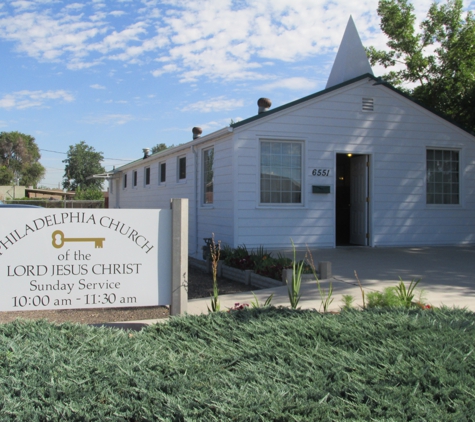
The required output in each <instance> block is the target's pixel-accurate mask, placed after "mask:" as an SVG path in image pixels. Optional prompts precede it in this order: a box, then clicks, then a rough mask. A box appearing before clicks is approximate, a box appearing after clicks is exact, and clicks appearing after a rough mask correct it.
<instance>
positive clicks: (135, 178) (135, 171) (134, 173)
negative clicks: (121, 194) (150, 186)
mask: <svg viewBox="0 0 475 422" xmlns="http://www.w3.org/2000/svg"><path fill="white" fill-rule="evenodd" d="M132 177H133V179H134V187H135V186H137V170H134V172H133V176H132Z"/></svg>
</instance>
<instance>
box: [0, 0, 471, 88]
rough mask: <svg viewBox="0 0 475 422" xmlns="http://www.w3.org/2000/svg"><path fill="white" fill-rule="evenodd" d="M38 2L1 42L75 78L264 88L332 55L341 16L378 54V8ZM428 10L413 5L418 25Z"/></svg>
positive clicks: (293, 2) (230, 0)
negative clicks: (118, 76)
mask: <svg viewBox="0 0 475 422" xmlns="http://www.w3.org/2000/svg"><path fill="white" fill-rule="evenodd" d="M44 1H45V2H47V3H48V8H45V7H44V2H42V1H40V2H33V1H27V0H16V1H13V2H11V3H10V4H11V5H13V6H14V8H13V12H9V14H7V13H5V14H4V15H2V16H0V38H3V39H5V40H8V41H11V42H13V43H14V44H15V46H16V49H17V50H18V51H19V52H21V53H25V54H27V55H29V56H30V57H34V58H36V59H38V60H41V61H50V62H63V63H65V65H66V66H67V67H68V68H69V69H74V70H81V69H87V68H91V67H93V66H97V65H98V64H101V63H104V62H105V61H107V60H114V61H121V62H124V64H140V65H143V64H146V63H150V62H153V61H158V62H160V63H162V64H163V66H162V67H160V68H157V69H154V70H153V69H150V70H149V71H150V72H151V73H152V74H153V75H154V76H156V77H160V76H162V75H164V74H166V73H175V74H176V76H177V78H178V80H179V81H181V82H187V83H193V82H196V81H197V80H199V79H200V78H203V77H205V78H208V79H212V80H226V81H240V80H244V81H245V80H263V81H265V80H268V79H269V75H270V74H275V73H276V69H277V67H278V65H279V64H280V63H293V62H297V61H300V60H302V59H306V58H309V57H313V56H318V55H321V54H326V53H331V54H334V53H335V52H336V49H337V48H338V45H339V43H340V41H341V38H342V35H343V32H344V29H345V26H346V23H347V21H348V17H349V16H350V14H351V15H352V16H353V18H354V20H355V23H356V26H357V28H358V30H359V32H360V35H361V38H362V40H363V43H364V44H365V45H374V46H375V47H377V48H384V46H385V41H386V40H385V38H384V37H383V36H382V35H381V31H380V30H379V17H378V16H377V13H376V9H377V6H378V0H358V1H356V0H345V1H344V0H332V1H330V0H260V1H259V2H256V1H251V0H226V1H223V0H201V1H197V0H169V1H167V2H159V1H155V0H142V1H141V4H140V5H141V8H139V9H137V8H136V9H132V8H131V2H129V1H126V0H123V1H117V2H115V3H114V5H113V6H111V5H110V4H108V3H107V2H104V1H102V0H93V1H92V3H91V2H89V3H84V4H83V3H78V2H77V3H71V4H69V5H67V6H66V7H61V6H58V5H56V3H55V2H54V1H52V2H50V1H49V0H44ZM431 2H432V0H418V2H417V4H416V5H415V10H416V14H417V16H418V19H419V20H421V19H422V18H423V17H424V16H425V14H426V13H427V10H428V8H429V7H430V4H431ZM465 3H466V4H468V3H467V0H466V1H465ZM41 5H42V6H43V7H40V6H41ZM55 5H56V6H55ZM98 9H100V10H98ZM114 17H117V18H118V17H121V19H114ZM127 19H128V20H127ZM292 79H293V80H292ZM292 79H289V80H287V81H285V83H286V85H285V86H284V87H286V88H288V89H297V90H298V89H303V88H302V86H301V84H300V83H307V82H311V80H307V81H300V82H299V80H298V79H297V78H295V79H294V78H292Z"/></svg>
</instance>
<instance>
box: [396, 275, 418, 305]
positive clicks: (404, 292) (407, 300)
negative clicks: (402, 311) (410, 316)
mask: <svg viewBox="0 0 475 422" xmlns="http://www.w3.org/2000/svg"><path fill="white" fill-rule="evenodd" d="M399 280H400V281H399V284H398V285H397V286H396V287H395V293H396V295H397V297H398V298H399V300H400V301H401V302H402V303H403V304H404V306H405V307H406V308H410V307H411V306H412V302H413V300H414V295H415V292H414V290H415V288H416V286H417V285H418V284H419V282H420V281H421V279H420V278H419V279H417V280H416V279H412V281H411V283H410V284H409V287H407V288H406V285H405V284H404V281H403V280H402V278H401V277H399Z"/></svg>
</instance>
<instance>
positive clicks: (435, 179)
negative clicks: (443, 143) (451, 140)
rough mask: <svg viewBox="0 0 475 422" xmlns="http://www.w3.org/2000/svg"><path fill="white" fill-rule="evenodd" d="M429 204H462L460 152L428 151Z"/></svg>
mask: <svg viewBox="0 0 475 422" xmlns="http://www.w3.org/2000/svg"><path fill="white" fill-rule="evenodd" d="M426 157H427V158H426V166H427V170H426V171H427V193H426V203H427V204H460V184H459V151H455V150H448V149H428V150H427V155H426Z"/></svg>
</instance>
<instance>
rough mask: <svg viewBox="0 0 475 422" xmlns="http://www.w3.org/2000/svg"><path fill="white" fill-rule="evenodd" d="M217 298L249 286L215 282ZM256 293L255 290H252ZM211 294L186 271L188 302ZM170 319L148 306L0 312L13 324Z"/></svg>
mask: <svg viewBox="0 0 475 422" xmlns="http://www.w3.org/2000/svg"><path fill="white" fill-rule="evenodd" d="M218 286H219V294H220V295H226V294H233V293H239V292H246V291H249V290H250V289H249V286H246V285H244V284H242V283H238V282H235V281H232V280H229V279H226V278H222V277H221V278H219V279H218ZM254 290H255V289H254ZM212 291H213V278H212V276H211V274H207V273H205V272H203V271H201V270H199V269H197V268H193V267H190V269H189V271H188V299H197V298H206V297H210V295H211V292H212ZM168 316H169V309H168V307H166V306H151V307H143V308H95V309H65V310H59V311H53V310H51V311H15V312H0V323H6V322H12V321H14V320H15V319H17V318H23V319H47V320H48V321H51V322H56V323H64V322H77V323H80V324H100V323H107V322H117V321H140V320H146V319H161V318H167V317H168Z"/></svg>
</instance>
